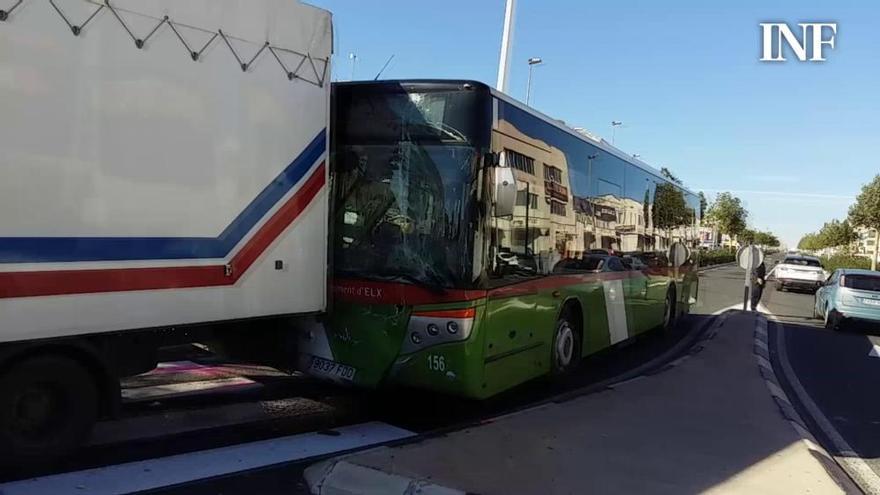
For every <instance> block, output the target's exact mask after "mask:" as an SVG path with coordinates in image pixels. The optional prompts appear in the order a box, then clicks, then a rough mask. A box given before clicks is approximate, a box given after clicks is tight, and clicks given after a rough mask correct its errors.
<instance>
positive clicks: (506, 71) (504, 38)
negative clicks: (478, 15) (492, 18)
mask: <svg viewBox="0 0 880 495" xmlns="http://www.w3.org/2000/svg"><path fill="white" fill-rule="evenodd" d="M515 10H516V0H507V7H506V8H505V9H504V32H503V33H502V35H501V58H500V59H499V61H498V83H497V84H496V85H495V88H496V89H498V91H501V92H502V93H507V83H508V78H509V76H510V48H511V46H512V45H513V14H514V12H515Z"/></svg>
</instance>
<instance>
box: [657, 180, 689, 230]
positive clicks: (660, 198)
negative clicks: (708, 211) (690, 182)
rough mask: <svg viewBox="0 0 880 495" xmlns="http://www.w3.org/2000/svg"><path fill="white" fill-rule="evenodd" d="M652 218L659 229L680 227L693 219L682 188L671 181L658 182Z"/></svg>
mask: <svg viewBox="0 0 880 495" xmlns="http://www.w3.org/2000/svg"><path fill="white" fill-rule="evenodd" d="M652 219H653V221H654V227H655V228H658V229H671V228H675V227H680V226H682V225H688V224H690V223H691V222H692V221H693V214H692V213H691V211H690V210H689V209H688V206H687V202H686V201H685V199H684V193H682V192H681V189H679V188H677V187H675V186H673V185H672V184H669V183H664V184H657V189H656V190H655V191H654V211H653V217H652Z"/></svg>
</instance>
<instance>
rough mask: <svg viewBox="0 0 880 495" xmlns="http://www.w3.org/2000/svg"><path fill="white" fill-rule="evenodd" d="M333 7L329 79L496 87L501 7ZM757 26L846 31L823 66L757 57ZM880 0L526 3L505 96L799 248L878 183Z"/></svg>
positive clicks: (392, 0)
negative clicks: (733, 208) (532, 61)
mask: <svg viewBox="0 0 880 495" xmlns="http://www.w3.org/2000/svg"><path fill="white" fill-rule="evenodd" d="M309 3H312V4H314V5H317V6H320V7H323V8H326V9H328V10H330V11H331V12H333V14H334V23H335V26H334V28H335V60H334V67H333V70H334V79H339V80H348V79H350V78H351V76H352V64H351V61H350V58H349V54H350V53H355V54H357V62H356V64H355V67H354V78H355V79H373V78H374V77H375V76H376V74H377V73H378V72H379V70H380V69H381V68H382V65H383V64H384V63H385V61H386V60H387V59H388V58H389V57H391V56H392V55H393V56H394V59H393V60H392V62H391V63H390V64H389V66H388V68H387V69H386V70H385V72H384V73H383V74H382V78H383V79H384V78H389V79H398V78H399V79H403V78H461V79H476V80H480V81H483V82H486V83H489V84H492V85H494V84H495V81H496V78H497V71H498V58H499V53H500V46H501V32H502V27H503V18H504V4H505V2H504V0H469V1H464V0H446V1H444V2H428V1H417V0H410V1H405V0H381V1H362V0H310V2H309ZM760 22H787V23H789V24H791V25H792V26H793V27H794V28H796V24H797V23H798V22H836V23H837V24H838V32H837V37H836V47H835V49H834V50H831V51H827V52H826V57H827V59H828V60H827V61H826V62H822V63H816V62H813V63H804V62H798V61H797V60H789V61H787V62H784V63H779V62H777V63H767V62H759V60H758V59H759V58H760V48H761V31H760V28H759V23H760ZM878 26H880V3H878V2H872V1H854V0H838V1H836V2H827V1H816V0H777V1H769V0H764V1H757V0H741V1H737V2H724V3H723V4H722V3H721V2H707V1H705V0H703V1H685V0H681V1H676V0H669V1H666V2H657V1H648V0H644V1H635V0H616V1H614V2H607V1H606V2H597V1H591V0H571V1H569V0H518V2H517V12H516V27H515V32H514V36H515V37H514V44H513V54H512V62H513V65H512V68H511V76H510V77H511V79H510V87H509V90H508V92H509V93H510V94H511V95H512V96H513V97H515V98H517V99H520V100H524V99H525V92H526V84H527V78H528V65H527V60H528V59H529V58H530V57H541V58H542V59H543V60H544V62H545V63H544V64H543V65H541V66H539V67H537V68H536V69H535V71H534V77H533V83H532V106H534V107H536V108H537V109H539V110H541V111H542V112H544V113H546V114H548V115H550V116H553V117H555V118H559V119H562V120H564V121H566V122H567V123H569V124H570V125H572V126H578V127H585V128H587V129H589V130H591V131H592V132H594V133H596V134H599V135H601V136H603V137H604V138H605V139H607V140H608V141H611V138H612V129H611V125H610V123H611V121H613V120H616V121H621V122H623V125H622V126H621V127H620V128H618V129H617V131H616V133H615V134H616V136H615V145H616V146H617V147H619V148H621V149H623V150H624V151H626V152H628V153H633V154H639V155H641V158H642V159H643V160H644V161H645V162H647V163H649V164H651V165H653V166H654V167H655V168H660V167H661V166H665V167H668V168H669V169H671V170H672V171H673V172H674V173H675V174H676V175H678V176H679V177H680V178H682V179H683V180H684V182H685V184H686V185H687V186H688V187H690V188H691V189H693V190H697V191H705V192H706V194H707V196H708V197H709V199H710V201H711V200H712V199H713V198H714V197H715V195H716V194H717V193H718V192H721V191H731V192H733V193H734V194H736V195H737V196H739V197H740V198H742V200H743V201H744V202H745V204H746V206H747V208H748V210H749V212H750V217H749V225H750V226H751V227H753V228H757V229H762V230H769V231H772V232H774V233H776V234H777V235H778V236H779V237H780V239H781V240H782V241H783V242H784V243H786V244H787V245H788V246H794V245H796V244H797V241H798V240H799V238H800V237H801V236H802V235H803V234H804V233H806V232H810V231H815V230H817V229H819V228H820V227H821V226H822V224H823V223H824V222H826V221H829V220H831V219H834V218H838V219H843V218H845V217H846V214H847V210H848V208H849V206H850V205H851V204H852V203H853V201H854V199H855V196H856V195H857V194H858V192H859V191H860V189H861V186H862V185H863V184H865V183H867V182H868V181H870V180H871V179H872V178H873V177H874V176H875V175H876V174H878V173H880V152H878V151H880V150H878V147H880V89H878V88H880V41H878V39H877V37H876V32H877V31H876V28H877V27H878Z"/></svg>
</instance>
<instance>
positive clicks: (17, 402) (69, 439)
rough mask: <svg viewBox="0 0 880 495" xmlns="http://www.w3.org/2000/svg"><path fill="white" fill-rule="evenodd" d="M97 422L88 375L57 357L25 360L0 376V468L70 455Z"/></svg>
mask: <svg viewBox="0 0 880 495" xmlns="http://www.w3.org/2000/svg"><path fill="white" fill-rule="evenodd" d="M97 417H98V389H97V386H96V384H95V380H94V378H93V377H92V375H91V373H89V371H88V370H87V369H85V368H84V367H83V366H82V365H80V364H79V363H78V362H76V361H74V360H72V359H69V358H66V357H62V356H41V357H33V358H28V359H26V360H24V361H21V362H18V363H16V364H14V365H13V366H12V367H11V368H10V369H8V370H7V371H6V372H5V373H3V375H2V376H0V464H8V463H10V462H12V463H15V464H16V465H22V464H28V463H34V462H40V463H43V462H46V461H48V460H51V459H56V458H60V457H63V456H64V455H66V454H69V453H70V452H71V451H73V450H74V449H75V448H77V447H78V446H79V445H80V444H81V443H82V442H83V441H84V440H85V439H86V437H87V436H88V434H89V433H90V432H91V429H92V427H93V426H94V424H95V421H96V420H97Z"/></svg>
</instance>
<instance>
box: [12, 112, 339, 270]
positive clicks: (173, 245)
mask: <svg viewBox="0 0 880 495" xmlns="http://www.w3.org/2000/svg"><path fill="white" fill-rule="evenodd" d="M326 148H327V134H326V129H323V130H321V132H320V133H319V134H318V135H317V136H316V137H315V138H314V139H313V140H312V142H311V143H309V145H308V146H306V148H305V150H303V152H302V153H301V154H300V155H299V156H298V157H296V159H294V160H293V161H292V162H291V163H290V164H289V165H288V166H287V167H286V168H285V169H284V170H283V171H282V172H281V174H279V175H278V177H276V178H275V179H273V180H272V182H270V183H269V185H267V186H266V187H265V188H264V189H263V190H262V191H261V192H260V194H259V195H257V197H256V198H254V200H253V201H251V202H250V204H248V205H247V207H246V208H245V209H244V210H243V211H242V212H241V213H239V214H238V216H237V217H236V218H235V220H233V221H232V223H230V224H229V226H228V227H226V229H224V230H223V232H222V233H221V234H220V235H219V236H218V237H215V238H209V237H0V263H52V262H76V261H129V260H177V259H212V258H224V257H226V256H227V255H228V254H229V252H230V251H232V249H233V248H234V247H235V246H236V245H238V243H239V242H241V240H242V239H243V238H244V236H245V235H247V233H248V232H250V231H251V230H252V229H253V228H254V226H255V225H256V224H257V222H259V221H260V219H261V218H263V217H264V216H265V215H266V214H267V213H268V212H269V210H271V209H272V207H273V206H275V205H276V204H277V203H278V202H279V201H280V200H281V198H283V197H284V195H285V194H287V193H288V192H289V191H290V189H291V188H293V186H294V184H296V183H297V182H299V181H300V179H302V178H303V176H304V175H305V174H306V172H308V171H309V170H310V169H311V167H312V166H313V165H314V164H315V163H316V162H317V161H318V159H319V158H320V157H321V155H323V154H324V150H325V149H326Z"/></svg>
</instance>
